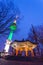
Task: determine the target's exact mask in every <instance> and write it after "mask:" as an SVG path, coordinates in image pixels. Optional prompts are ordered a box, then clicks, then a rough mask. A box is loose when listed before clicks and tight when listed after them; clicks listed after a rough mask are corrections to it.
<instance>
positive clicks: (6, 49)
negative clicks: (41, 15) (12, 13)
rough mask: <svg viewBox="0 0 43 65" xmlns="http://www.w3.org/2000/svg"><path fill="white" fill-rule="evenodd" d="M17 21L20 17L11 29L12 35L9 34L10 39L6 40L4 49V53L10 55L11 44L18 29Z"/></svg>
mask: <svg viewBox="0 0 43 65" xmlns="http://www.w3.org/2000/svg"><path fill="white" fill-rule="evenodd" d="M17 19H18V16H16V18H15V20H14V22H13V23H12V24H11V26H10V27H9V28H10V33H9V36H8V39H7V40H6V43H5V47H4V52H5V53H8V51H9V47H10V44H11V42H12V37H13V33H14V31H16V29H17V26H16V22H17Z"/></svg>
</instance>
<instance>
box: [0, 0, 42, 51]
mask: <svg viewBox="0 0 43 65" xmlns="http://www.w3.org/2000/svg"><path fill="white" fill-rule="evenodd" d="M13 1H14V3H15V5H16V6H18V8H19V9H20V12H21V17H22V16H23V17H22V19H21V20H20V22H19V23H18V24H17V27H18V31H17V32H15V33H14V35H13V38H12V40H15V39H16V40H22V39H23V38H24V39H26V38H27V37H28V32H29V31H30V28H31V24H33V25H34V26H38V25H40V24H43V0H13ZM7 37H8V36H7ZM7 37H3V38H0V51H2V50H3V48H4V44H5V42H6V39H7ZM2 40H3V41H2Z"/></svg>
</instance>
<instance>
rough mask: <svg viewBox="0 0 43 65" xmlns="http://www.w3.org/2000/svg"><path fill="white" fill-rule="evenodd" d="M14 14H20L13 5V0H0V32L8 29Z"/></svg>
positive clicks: (2, 32)
mask: <svg viewBox="0 0 43 65" xmlns="http://www.w3.org/2000/svg"><path fill="white" fill-rule="evenodd" d="M16 15H18V16H19V15H20V10H19V8H18V7H16V6H15V4H14V0H0V34H6V33H7V32H8V31H10V29H9V26H10V25H11V24H12V23H13V21H14V19H15V18H16Z"/></svg>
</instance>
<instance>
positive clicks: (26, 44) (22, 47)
mask: <svg viewBox="0 0 43 65" xmlns="http://www.w3.org/2000/svg"><path fill="white" fill-rule="evenodd" d="M11 46H12V47H13V50H16V56H17V55H18V54H19V53H20V54H22V52H24V53H25V54H23V55H26V56H29V53H28V52H31V55H32V56H34V52H33V49H34V48H35V47H37V45H36V44H33V43H32V42H30V41H14V42H13V43H12V44H11Z"/></svg>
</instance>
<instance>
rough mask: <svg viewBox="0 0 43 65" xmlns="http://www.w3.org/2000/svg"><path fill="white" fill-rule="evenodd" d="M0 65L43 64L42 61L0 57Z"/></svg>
mask: <svg viewBox="0 0 43 65" xmlns="http://www.w3.org/2000/svg"><path fill="white" fill-rule="evenodd" d="M0 65H43V62H36V61H35V62H32V61H31V62H30V61H28V62H26V61H15V60H13V61H12V60H5V59H2V58H0Z"/></svg>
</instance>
